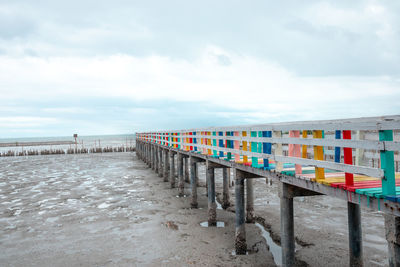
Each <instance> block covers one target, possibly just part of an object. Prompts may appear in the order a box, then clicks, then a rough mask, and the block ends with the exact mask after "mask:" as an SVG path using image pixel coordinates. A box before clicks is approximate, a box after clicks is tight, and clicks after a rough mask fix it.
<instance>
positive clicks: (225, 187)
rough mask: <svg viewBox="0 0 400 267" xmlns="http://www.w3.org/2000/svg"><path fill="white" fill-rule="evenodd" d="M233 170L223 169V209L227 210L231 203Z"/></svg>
mask: <svg viewBox="0 0 400 267" xmlns="http://www.w3.org/2000/svg"><path fill="white" fill-rule="evenodd" d="M230 174H231V169H229V168H222V208H223V209H227V208H228V207H229V206H230V205H231V203H230V201H229V181H230Z"/></svg>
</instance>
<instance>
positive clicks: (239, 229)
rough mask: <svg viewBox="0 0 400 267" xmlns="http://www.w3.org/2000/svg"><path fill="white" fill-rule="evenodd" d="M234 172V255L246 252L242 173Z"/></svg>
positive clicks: (235, 170)
mask: <svg viewBox="0 0 400 267" xmlns="http://www.w3.org/2000/svg"><path fill="white" fill-rule="evenodd" d="M234 174H235V210H236V212H235V214H236V220H235V251H236V255H245V254H246V252H247V244H246V228H245V214H244V175H243V174H242V172H241V171H239V170H237V169H234Z"/></svg>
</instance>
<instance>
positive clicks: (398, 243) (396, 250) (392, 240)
mask: <svg viewBox="0 0 400 267" xmlns="http://www.w3.org/2000/svg"><path fill="white" fill-rule="evenodd" d="M383 216H384V218H385V233H386V240H387V242H388V249H389V266H390V267H398V266H400V217H397V216H394V215H391V214H384V215H383Z"/></svg>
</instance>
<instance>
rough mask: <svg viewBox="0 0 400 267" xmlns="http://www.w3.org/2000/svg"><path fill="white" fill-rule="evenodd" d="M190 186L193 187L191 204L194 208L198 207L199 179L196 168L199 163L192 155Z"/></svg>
mask: <svg viewBox="0 0 400 267" xmlns="http://www.w3.org/2000/svg"><path fill="white" fill-rule="evenodd" d="M189 161H190V186H191V189H192V201H191V202H190V206H191V207H192V208H193V209H197V208H198V206H199V205H198V203H197V181H196V178H197V177H196V169H197V164H196V161H195V160H194V159H193V158H192V157H190V160H189Z"/></svg>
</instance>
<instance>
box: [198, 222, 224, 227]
mask: <svg viewBox="0 0 400 267" xmlns="http://www.w3.org/2000/svg"><path fill="white" fill-rule="evenodd" d="M200 226H201V227H215V226H208V222H201V223H200ZM216 227H218V228H222V227H225V222H220V221H218V222H217V225H216Z"/></svg>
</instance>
